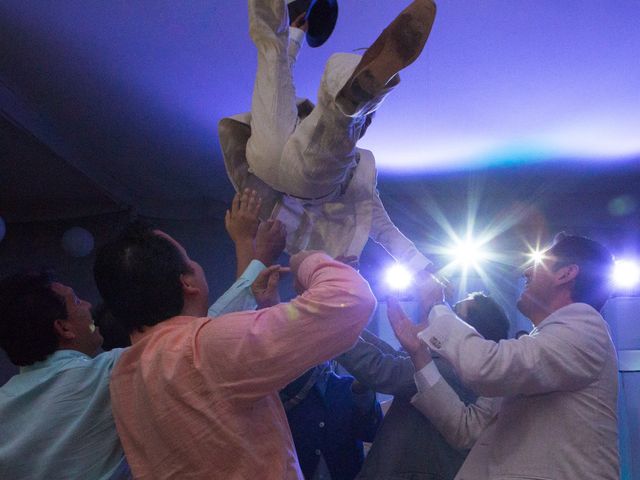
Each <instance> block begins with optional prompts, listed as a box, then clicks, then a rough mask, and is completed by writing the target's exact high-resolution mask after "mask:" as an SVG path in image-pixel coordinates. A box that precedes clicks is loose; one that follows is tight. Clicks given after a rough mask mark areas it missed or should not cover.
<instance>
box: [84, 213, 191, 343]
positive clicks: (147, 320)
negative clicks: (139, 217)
mask: <svg viewBox="0 0 640 480" xmlns="http://www.w3.org/2000/svg"><path fill="white" fill-rule="evenodd" d="M190 271H191V270H190V267H189V265H188V264H187V262H186V260H185V258H184V257H183V255H182V254H181V252H180V251H179V250H178V248H177V247H176V246H175V245H174V244H173V243H171V242H170V241H169V240H167V239H166V238H164V237H162V236H160V235H158V234H156V233H155V232H154V231H153V230H152V229H151V227H149V226H148V225H146V224H144V223H142V222H134V223H132V224H130V225H128V226H127V227H126V228H125V229H124V231H123V232H122V233H121V234H120V235H119V236H118V237H116V238H115V239H114V240H112V241H110V242H109V243H107V244H105V245H104V246H103V247H101V248H100V249H99V250H98V252H97V253H96V262H95V265H94V267H93V275H94V278H95V281H96V285H97V287H98V290H99V291H100V294H101V295H102V298H103V300H104V302H105V304H106V306H107V308H108V309H109V310H110V311H111V313H112V314H113V315H114V316H115V317H116V318H117V319H118V320H119V321H120V322H121V323H122V326H123V327H124V329H125V331H126V332H127V333H129V334H130V333H132V332H133V331H135V330H142V328H143V327H145V326H152V325H156V324H157V323H160V322H162V321H163V320H166V319H168V318H171V317H175V316H176V315H179V314H180V312H181V311H182V308H183V306H184V298H183V293H182V284H181V282H180V276H181V275H182V274H183V273H189V272H190Z"/></svg>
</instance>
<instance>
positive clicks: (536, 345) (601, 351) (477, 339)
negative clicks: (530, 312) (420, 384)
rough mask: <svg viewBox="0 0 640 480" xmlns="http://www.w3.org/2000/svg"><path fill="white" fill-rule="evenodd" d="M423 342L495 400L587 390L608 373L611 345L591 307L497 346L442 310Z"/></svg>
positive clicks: (574, 309)
mask: <svg viewBox="0 0 640 480" xmlns="http://www.w3.org/2000/svg"><path fill="white" fill-rule="evenodd" d="M429 323H430V325H429V327H427V328H426V329H425V330H423V331H422V332H420V334H419V337H420V338H421V339H422V340H423V341H424V342H425V343H426V344H427V345H428V346H429V348H430V349H431V350H432V351H434V352H437V353H438V354H440V355H441V356H442V357H444V358H445V359H447V360H448V361H449V362H450V363H451V364H452V365H453V367H454V369H455V371H456V372H457V373H458V375H459V377H460V379H461V381H462V382H463V383H464V384H465V385H467V386H469V387H470V388H472V389H473V390H474V391H475V392H476V393H478V394H480V395H484V396H490V397H504V396H513V395H536V394H542V393H549V392H553V391H567V390H575V389H578V388H582V387H584V386H585V385H588V384H589V383H591V382H593V381H594V380H595V379H596V378H597V376H598V375H599V373H600V371H601V369H602V368H603V365H604V362H605V359H606V357H607V351H608V347H609V344H610V342H611V340H610V339H609V336H608V333H607V331H606V327H605V326H604V321H603V320H602V317H600V315H599V314H598V313H597V312H596V311H595V310H594V309H593V308H591V307H589V306H588V305H585V304H573V305H572V306H570V307H565V310H564V311H563V312H556V314H553V315H552V316H551V317H549V318H548V319H547V320H545V321H544V322H543V323H542V324H541V325H540V326H539V328H538V329H536V330H534V332H532V334H531V335H525V336H523V337H521V338H519V339H509V340H501V341H500V342H497V343H496V342H493V341H491V340H485V339H484V338H483V337H482V336H481V335H480V334H479V333H478V332H477V331H476V330H475V329H474V328H473V327H471V326H470V325H468V324H466V323H465V322H463V321H462V320H460V319H459V318H458V317H457V316H456V315H455V314H454V313H453V312H452V311H451V310H450V309H449V308H448V307H446V306H442V305H437V306H435V307H433V308H432V310H431V312H430V314H429Z"/></svg>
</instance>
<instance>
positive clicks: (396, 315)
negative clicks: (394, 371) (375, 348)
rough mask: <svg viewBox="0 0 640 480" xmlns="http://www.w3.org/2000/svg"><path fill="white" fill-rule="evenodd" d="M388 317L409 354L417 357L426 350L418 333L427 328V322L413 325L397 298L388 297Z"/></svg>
mask: <svg viewBox="0 0 640 480" xmlns="http://www.w3.org/2000/svg"><path fill="white" fill-rule="evenodd" d="M387 317H388V318H389V323H391V328H392V329H393V333H395V335H396V338H397V339H398V341H399V342H400V345H402V348H404V349H405V350H406V351H407V353H408V354H409V355H411V356H414V355H416V354H417V353H418V352H419V351H420V350H422V349H423V348H426V347H424V346H423V345H422V342H421V340H420V339H419V338H418V333H420V332H421V331H422V330H424V329H425V328H427V326H428V323H427V321H426V320H424V321H422V322H420V323H417V324H416V323H413V322H412V321H411V320H410V319H409V317H407V314H406V313H405V312H404V310H403V309H402V307H401V306H400V302H398V299H397V298H395V297H387Z"/></svg>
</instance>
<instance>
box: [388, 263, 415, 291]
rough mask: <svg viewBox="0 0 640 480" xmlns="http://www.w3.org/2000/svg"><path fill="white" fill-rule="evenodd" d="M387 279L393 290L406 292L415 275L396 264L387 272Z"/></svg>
mask: <svg viewBox="0 0 640 480" xmlns="http://www.w3.org/2000/svg"><path fill="white" fill-rule="evenodd" d="M385 279H386V281H387V285H389V287H390V288H392V289H393V290H404V289H405V288H407V287H408V286H409V285H411V282H412V281H413V275H412V274H411V272H410V271H409V270H408V269H407V268H405V267H403V266H402V265H400V264H395V265H394V266H392V267H390V268H389V269H388V270H387V272H386V274H385Z"/></svg>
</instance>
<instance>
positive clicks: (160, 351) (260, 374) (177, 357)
mask: <svg viewBox="0 0 640 480" xmlns="http://www.w3.org/2000/svg"><path fill="white" fill-rule="evenodd" d="M291 271H292V272H293V274H294V275H295V280H296V283H297V284H298V285H300V286H301V287H302V288H303V289H304V290H305V292H304V293H303V294H302V295H301V296H299V297H297V298H295V299H294V300H292V301H291V302H289V303H280V304H276V305H274V306H272V307H268V308H263V309H261V310H257V311H245V312H238V313H234V314H229V315H222V316H220V317H218V318H214V319H212V318H210V317H206V316H205V315H206V314H207V292H208V286H207V282H206V279H205V277H204V272H203V271H202V267H200V265H198V264H197V263H196V262H194V261H193V260H191V259H190V258H189V256H188V255H187V252H186V251H185V249H184V248H183V247H182V245H180V244H179V243H178V242H177V241H176V240H174V239H173V238H171V237H170V236H169V235H167V234H166V233H163V232H161V231H158V230H155V231H150V230H147V231H142V230H140V229H135V230H129V231H127V232H125V233H123V234H122V235H121V236H120V237H119V238H117V239H116V240H114V241H113V242H111V243H109V244H107V245H105V246H104V247H103V248H101V249H100V250H99V252H98V254H97V259H96V266H95V270H94V274H95V277H96V283H97V285H98V288H99V290H100V292H101V294H102V296H103V298H104V300H105V302H106V304H107V306H108V307H109V308H111V310H112V311H113V313H114V314H115V315H116V316H117V317H118V318H119V319H121V320H122V321H123V322H124V323H125V324H126V325H127V326H128V328H129V329H130V331H131V340H132V346H131V347H130V348H129V349H127V350H126V351H125V352H124V353H123V354H122V356H121V358H120V361H119V362H118V364H117V365H116V368H115V369H114V372H113V374H112V377H111V397H112V405H113V413H114V417H115V421H116V425H117V427H118V432H119V433H120V438H121V441H122V444H123V446H124V450H125V452H126V455H127V459H128V461H129V464H130V465H131V470H132V472H133V474H134V475H135V476H136V477H140V478H153V479H165V478H166V479H175V478H187V477H188V478H191V479H200V478H202V479H211V478H221V479H230V478H261V479H278V480H280V479H282V478H302V474H301V472H300V468H299V465H298V462H297V459H296V456H295V450H294V448H293V442H292V440H291V433H290V432H289V428H288V426H287V421H286V417H285V414H284V411H283V408H282V404H281V403H280V400H279V398H278V393H277V391H278V390H279V389H281V388H283V387H284V386H285V385H287V384H288V383H289V382H290V381H291V380H293V379H295V378H297V377H298V376H299V375H300V374H302V373H303V372H304V371H306V370H307V369H309V368H310V367H312V366H313V365H317V364H318V363H320V362H322V361H325V360H328V359H329V358H332V357H334V356H335V355H337V354H339V353H341V352H342V351H344V350H346V349H347V348H349V347H350V346H351V345H352V344H353V343H354V342H355V340H356V339H357V337H358V335H359V333H360V331H361V330H362V328H363V327H364V325H365V324H366V323H367V321H368V320H369V317H370V316H371V314H372V312H373V310H374V308H375V299H374V297H373V295H372V293H371V290H370V289H369V286H368V284H367V283H366V282H365V281H364V280H363V279H362V277H360V276H359V275H358V273H357V272H356V271H355V270H353V269H352V268H350V267H348V266H346V265H343V264H342V263H339V262H336V261H335V260H333V259H331V258H330V257H328V256H327V255H325V254H324V253H321V252H301V253H300V254H298V255H295V256H294V257H292V258H291ZM264 272H266V273H265V275H266V276H268V277H269V278H268V281H266V282H265V284H266V285H267V289H274V288H276V287H277V278H278V275H279V269H278V267H277V266H272V267H271V268H270V269H267V270H265V271H264ZM158 276H163V278H161V279H160V278H158ZM263 280H264V279H263ZM145 289H148V291H145Z"/></svg>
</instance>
